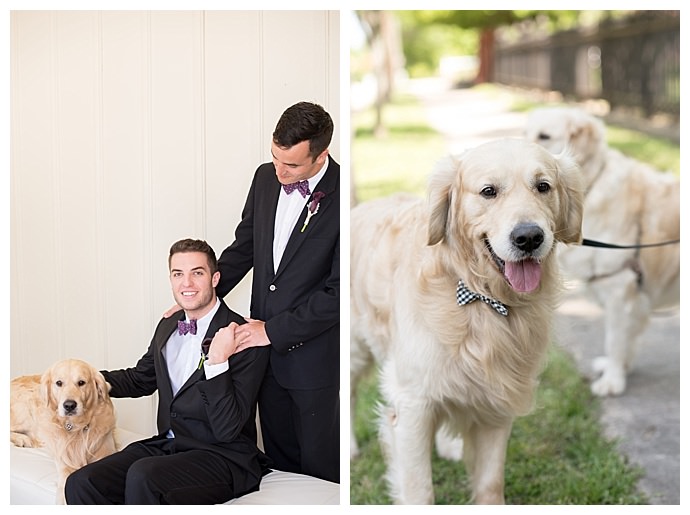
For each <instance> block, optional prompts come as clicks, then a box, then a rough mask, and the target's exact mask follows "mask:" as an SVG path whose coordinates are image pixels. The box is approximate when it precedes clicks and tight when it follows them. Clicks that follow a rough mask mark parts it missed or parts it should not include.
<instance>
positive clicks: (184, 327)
mask: <svg viewBox="0 0 690 515" xmlns="http://www.w3.org/2000/svg"><path fill="white" fill-rule="evenodd" d="M177 331H178V332H179V333H180V334H181V335H185V334H187V333H189V334H196V320H194V319H192V320H190V321H189V322H185V321H184V320H180V321H179V322H177Z"/></svg>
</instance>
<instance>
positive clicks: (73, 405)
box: [62, 400, 77, 413]
mask: <svg viewBox="0 0 690 515" xmlns="http://www.w3.org/2000/svg"><path fill="white" fill-rule="evenodd" d="M62 407H63V408H64V409H65V413H71V412H72V411H74V410H75V409H77V401H73V400H68V401H65V402H63V403H62Z"/></svg>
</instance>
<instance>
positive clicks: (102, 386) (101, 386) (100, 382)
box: [94, 371, 110, 402]
mask: <svg viewBox="0 0 690 515" xmlns="http://www.w3.org/2000/svg"><path fill="white" fill-rule="evenodd" d="M94 380H95V382H96V391H97V392H98V401H99V402H103V401H104V400H106V399H107V398H108V394H109V393H110V383H108V382H107V381H106V380H105V377H103V374H101V373H100V372H98V371H96V372H95V373H94Z"/></svg>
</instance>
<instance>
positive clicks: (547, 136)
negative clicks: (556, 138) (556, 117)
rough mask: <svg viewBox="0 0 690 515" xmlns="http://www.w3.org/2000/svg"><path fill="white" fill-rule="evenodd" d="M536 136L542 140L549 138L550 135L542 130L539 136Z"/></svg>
mask: <svg viewBox="0 0 690 515" xmlns="http://www.w3.org/2000/svg"><path fill="white" fill-rule="evenodd" d="M537 138H539V139H540V140H542V141H545V140H548V139H551V136H549V135H548V134H545V133H543V132H540V133H539V136H537Z"/></svg>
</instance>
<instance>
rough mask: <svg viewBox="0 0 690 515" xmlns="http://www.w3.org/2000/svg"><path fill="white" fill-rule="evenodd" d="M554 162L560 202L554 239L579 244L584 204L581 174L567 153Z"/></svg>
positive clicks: (563, 153) (560, 155) (557, 157)
mask: <svg viewBox="0 0 690 515" xmlns="http://www.w3.org/2000/svg"><path fill="white" fill-rule="evenodd" d="M556 161H557V162H558V194H559V201H560V211H559V213H558V220H557V223H556V238H557V239H558V241H562V242H563V243H580V241H582V213H583V202H584V193H583V191H584V187H583V184H582V174H581V173H580V168H579V167H578V165H577V163H576V162H575V160H574V159H573V158H572V157H571V156H570V155H569V154H568V153H567V152H565V151H564V152H562V153H561V154H559V155H558V156H556Z"/></svg>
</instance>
